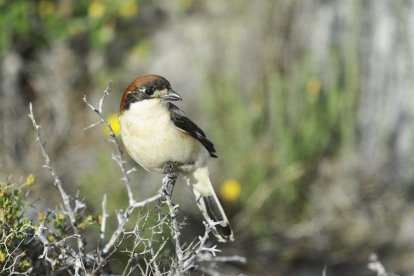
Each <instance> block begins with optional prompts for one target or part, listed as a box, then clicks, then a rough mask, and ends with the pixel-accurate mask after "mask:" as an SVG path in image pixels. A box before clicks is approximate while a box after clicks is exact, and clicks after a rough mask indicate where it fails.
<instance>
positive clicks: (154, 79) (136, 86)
mask: <svg viewBox="0 0 414 276" xmlns="http://www.w3.org/2000/svg"><path fill="white" fill-rule="evenodd" d="M150 99H159V100H163V101H181V100H182V99H181V97H180V95H178V93H177V92H175V91H174V90H172V89H171V85H170V83H169V82H168V80H167V79H165V78H164V77H161V76H158V75H145V76H139V77H137V78H136V79H134V80H133V81H132V82H131V83H130V84H129V85H128V87H127V88H126V89H125V91H124V94H123V95H122V99H121V104H120V106H119V112H120V113H122V112H123V111H125V110H128V109H129V108H130V106H131V104H133V103H134V102H138V101H145V100H150Z"/></svg>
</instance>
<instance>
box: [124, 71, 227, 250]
mask: <svg viewBox="0 0 414 276" xmlns="http://www.w3.org/2000/svg"><path fill="white" fill-rule="evenodd" d="M181 100H182V99H181V97H180V95H178V94H177V92H175V91H174V90H172V89H171V85H170V83H169V82H168V80H166V79H165V78H163V77H161V76H158V75H145V76H140V77H138V78H136V79H134V80H133V81H132V82H131V83H130V84H129V85H128V87H127V88H126V89H125V91H124V94H123V95H122V99H121V104H120V107H119V111H120V115H119V123H120V125H121V137H122V141H123V143H124V145H125V148H126V150H127V152H128V153H129V155H130V156H131V157H132V159H134V160H135V161H136V162H137V163H138V164H140V165H141V166H142V167H143V168H144V169H146V170H148V171H155V172H159V173H165V171H164V167H165V165H166V164H174V165H173V167H174V170H175V171H176V172H177V173H180V174H181V175H182V176H183V177H184V179H186V181H187V183H188V184H189V185H190V186H191V187H192V190H193V193H194V195H195V198H196V203H197V206H198V207H199V209H200V210H201V213H202V214H203V216H204V219H205V220H206V221H207V222H208V223H209V224H210V225H212V228H211V229H212V232H213V234H214V236H215V237H216V238H217V240H218V241H220V242H227V241H233V240H234V237H233V231H232V229H231V227H230V224H229V221H228V219H227V217H226V214H225V213H224V210H223V207H221V204H220V202H219V201H218V199H217V196H216V193H215V192H214V189H213V186H212V185H211V182H210V178H209V172H208V167H207V160H208V159H209V157H217V156H216V154H215V152H216V150H215V149H214V145H213V143H212V142H211V141H210V140H209V139H208V138H207V137H206V135H205V133H204V132H203V131H202V130H201V129H200V128H199V127H198V126H197V125H196V124H195V123H193V122H192V121H191V120H190V119H188V118H187V117H186V116H185V114H184V112H183V111H182V110H181V109H179V108H178V107H177V106H175V105H174V104H172V103H171V101H181Z"/></svg>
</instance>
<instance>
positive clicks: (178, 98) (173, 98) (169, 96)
mask: <svg viewBox="0 0 414 276" xmlns="http://www.w3.org/2000/svg"><path fill="white" fill-rule="evenodd" d="M161 98H163V99H165V100H167V101H182V100H183V99H182V98H181V96H180V95H178V93H177V92H175V91H174V90H172V89H170V90H168V92H167V94H165V95H162V96H161Z"/></svg>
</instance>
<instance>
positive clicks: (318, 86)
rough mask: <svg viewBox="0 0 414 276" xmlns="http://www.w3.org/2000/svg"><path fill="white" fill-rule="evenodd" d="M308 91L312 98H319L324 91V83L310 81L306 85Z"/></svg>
mask: <svg viewBox="0 0 414 276" xmlns="http://www.w3.org/2000/svg"><path fill="white" fill-rule="evenodd" d="M306 89H307V91H308V94H309V95H310V96H318V95H319V93H320V92H321V90H322V83H321V82H320V80H318V79H310V80H308V83H307V84H306Z"/></svg>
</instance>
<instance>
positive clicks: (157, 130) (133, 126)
mask: <svg viewBox="0 0 414 276" xmlns="http://www.w3.org/2000/svg"><path fill="white" fill-rule="evenodd" d="M119 122H120V124H121V136H122V141H123V143H124V145H125V148H126V149H127V151H128V153H129V155H130V156H131V157H132V158H133V159H134V160H135V161H136V162H137V163H139V164H140V165H141V166H142V167H144V168H145V169H147V170H150V171H158V172H161V171H162V169H163V166H164V164H165V162H167V161H173V162H179V163H182V164H183V165H184V166H182V168H181V169H182V170H183V172H191V171H192V170H194V169H195V168H197V167H203V166H205V165H206V160H207V158H208V151H207V150H206V149H205V148H204V147H203V146H202V144H201V143H200V142H199V141H197V140H196V139H194V138H192V137H191V136H190V135H188V134H187V133H185V132H183V131H181V130H179V129H178V128H177V127H176V126H175V125H174V123H173V122H172V121H171V118H170V114H169V112H168V110H167V106H166V103H165V102H162V101H160V100H158V99H151V100H144V101H141V102H135V103H133V104H131V106H130V108H129V110H126V111H124V112H123V113H122V114H121V115H120V117H119Z"/></svg>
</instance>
